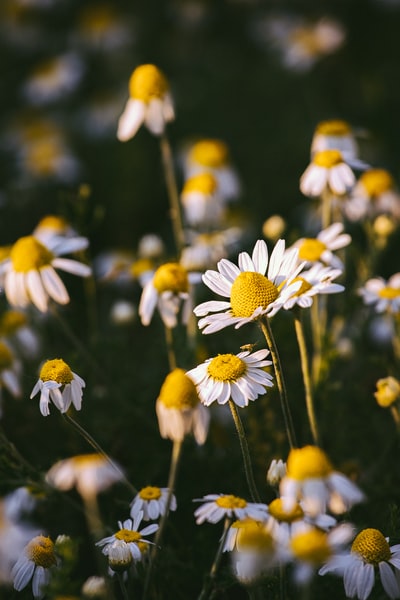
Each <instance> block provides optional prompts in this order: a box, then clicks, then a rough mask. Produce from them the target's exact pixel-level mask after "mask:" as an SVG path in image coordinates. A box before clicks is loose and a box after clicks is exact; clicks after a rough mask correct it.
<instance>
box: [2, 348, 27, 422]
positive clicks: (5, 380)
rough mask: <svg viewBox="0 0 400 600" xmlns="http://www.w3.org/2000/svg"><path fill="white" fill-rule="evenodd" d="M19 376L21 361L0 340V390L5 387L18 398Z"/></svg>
mask: <svg viewBox="0 0 400 600" xmlns="http://www.w3.org/2000/svg"><path fill="white" fill-rule="evenodd" d="M20 377H21V363H20V362H19V361H18V360H17V359H16V358H15V356H14V353H13V351H12V349H11V348H10V346H9V345H8V344H7V343H6V342H4V341H0V392H1V390H2V389H3V388H5V389H6V390H7V391H8V392H9V393H10V394H11V396H13V397H14V398H19V397H20V396H21V393H22V390H21V383H20ZM0 399H1V396H0ZM0 414H1V406H0Z"/></svg>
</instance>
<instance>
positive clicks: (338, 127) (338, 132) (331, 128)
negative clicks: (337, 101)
mask: <svg viewBox="0 0 400 600" xmlns="http://www.w3.org/2000/svg"><path fill="white" fill-rule="evenodd" d="M315 131H316V133H319V134H321V135H332V136H338V137H340V136H343V135H348V134H349V133H350V132H351V129H350V125H349V124H348V123H346V121H341V120H340V119H331V120H329V121H321V122H320V123H318V125H317V127H316V130H315Z"/></svg>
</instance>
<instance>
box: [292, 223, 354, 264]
mask: <svg viewBox="0 0 400 600" xmlns="http://www.w3.org/2000/svg"><path fill="white" fill-rule="evenodd" d="M343 229H344V226H343V224H342V223H333V224H332V225H329V227H327V228H326V229H323V230H322V231H320V232H319V233H318V235H317V237H316V238H301V239H299V240H297V242H295V243H294V244H293V247H294V248H297V249H298V251H299V260H303V261H306V262H307V263H315V262H322V263H323V264H324V265H326V266H330V267H333V268H334V269H343V263H342V261H341V260H340V258H338V257H337V256H335V254H334V252H335V251H336V250H340V249H341V248H344V247H345V246H348V245H349V244H350V242H351V236H350V235H349V234H348V233H343Z"/></svg>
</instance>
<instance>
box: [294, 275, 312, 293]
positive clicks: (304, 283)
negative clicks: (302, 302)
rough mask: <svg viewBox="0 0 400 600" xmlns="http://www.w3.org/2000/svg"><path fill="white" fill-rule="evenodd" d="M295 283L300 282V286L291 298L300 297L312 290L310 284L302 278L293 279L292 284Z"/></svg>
mask: <svg viewBox="0 0 400 600" xmlns="http://www.w3.org/2000/svg"><path fill="white" fill-rule="evenodd" d="M297 281H301V286H300V289H299V290H298V291H297V292H296V293H295V294H293V296H301V295H302V294H305V293H306V292H308V291H309V290H311V289H312V285H311V283H309V282H308V281H307V280H306V279H304V277H295V279H293V281H292V283H296V282H297Z"/></svg>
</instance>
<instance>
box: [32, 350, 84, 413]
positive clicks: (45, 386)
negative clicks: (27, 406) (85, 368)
mask: <svg viewBox="0 0 400 600" xmlns="http://www.w3.org/2000/svg"><path fill="white" fill-rule="evenodd" d="M85 385H86V384H85V382H84V380H83V379H82V378H81V377H79V375H77V374H76V373H74V372H73V371H71V368H70V367H69V365H67V363H66V362H64V361H63V360H62V359H61V358H54V359H52V360H47V361H46V362H45V363H44V365H43V366H42V368H41V369H40V374H39V379H38V381H37V382H36V384H35V386H34V388H33V390H32V392H31V395H30V398H33V397H34V396H36V394H38V393H39V392H40V400H39V406H40V412H41V413H42V415H43V416H44V417H47V416H48V415H49V414H50V408H49V404H50V401H52V402H53V404H54V405H55V406H56V407H57V408H58V410H59V411H60V412H61V413H65V412H67V410H68V409H69V407H70V406H71V404H73V406H74V407H75V409H76V410H81V407H82V393H83V388H84V387H85Z"/></svg>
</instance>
